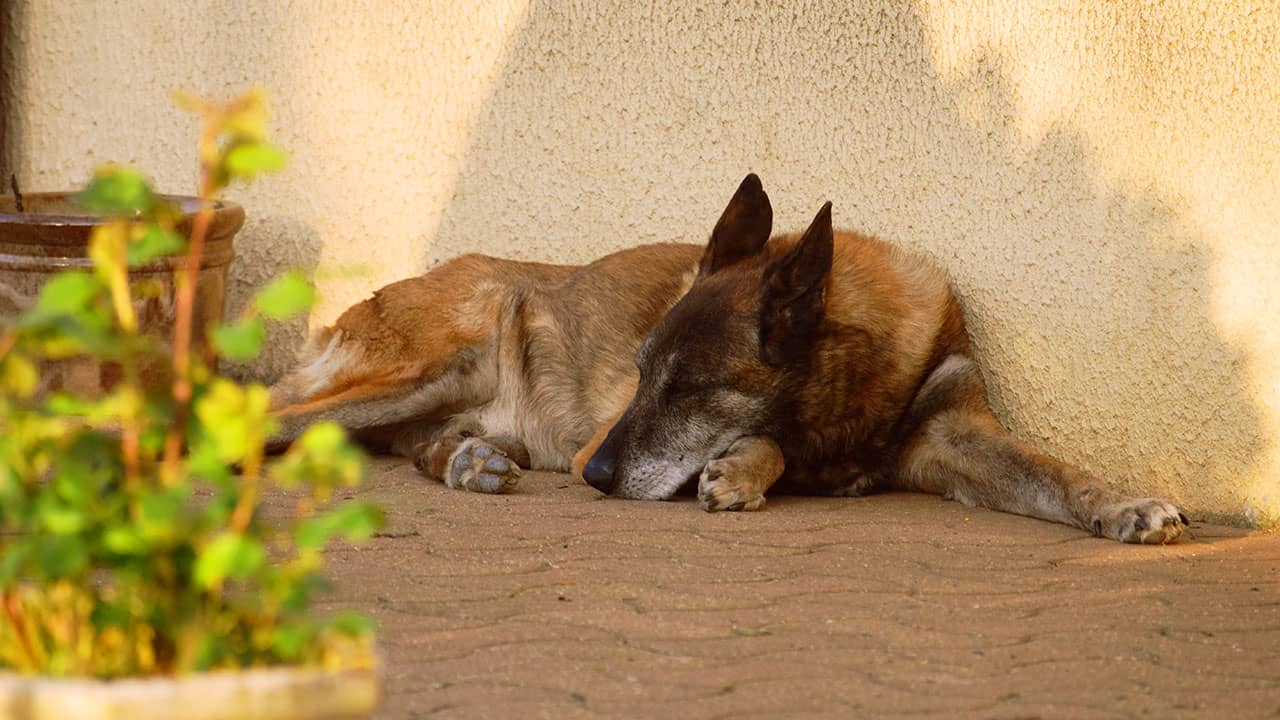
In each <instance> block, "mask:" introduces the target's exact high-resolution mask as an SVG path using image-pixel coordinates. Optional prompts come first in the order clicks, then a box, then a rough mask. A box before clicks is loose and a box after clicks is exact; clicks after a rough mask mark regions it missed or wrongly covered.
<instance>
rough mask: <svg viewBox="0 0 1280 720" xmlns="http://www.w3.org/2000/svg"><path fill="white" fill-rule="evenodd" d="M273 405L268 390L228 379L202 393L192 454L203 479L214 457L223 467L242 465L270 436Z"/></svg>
mask: <svg viewBox="0 0 1280 720" xmlns="http://www.w3.org/2000/svg"><path fill="white" fill-rule="evenodd" d="M270 405H271V395H270V393H269V392H268V391H267V389H266V388H265V387H263V386H261V385H245V386H241V385H238V384H236V383H234V382H232V381H230V380H227V379H225V378H217V379H215V380H214V381H213V382H212V383H210V384H209V387H208V388H207V389H206V390H205V391H203V392H202V393H200V395H199V397H198V398H197V399H196V402H195V412H196V417H197V418H198V419H199V421H200V422H199V425H198V426H197V427H196V428H195V429H196V430H197V432H196V442H195V446H196V448H195V450H194V451H193V452H194V453H196V454H197V455H198V458H199V464H200V466H201V469H202V473H201V474H202V475H205V474H206V473H207V471H208V470H210V469H211V468H209V467H208V466H209V458H210V457H211V456H212V457H216V458H217V459H218V460H219V461H221V462H223V463H233V462H239V461H240V460H243V459H244V457H245V455H246V454H248V453H249V452H250V451H251V450H252V449H253V448H255V447H259V446H260V443H262V442H264V441H265V440H266V438H267V437H268V436H270V435H271V432H272V428H273V427H274V425H275V422H274V420H272V418H270V417H269V416H268V410H269V408H270ZM206 476H207V475H206Z"/></svg>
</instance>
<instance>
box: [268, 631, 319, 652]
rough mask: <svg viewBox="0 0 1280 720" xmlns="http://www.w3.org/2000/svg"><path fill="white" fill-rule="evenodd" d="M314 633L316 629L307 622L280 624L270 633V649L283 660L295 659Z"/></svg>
mask: <svg viewBox="0 0 1280 720" xmlns="http://www.w3.org/2000/svg"><path fill="white" fill-rule="evenodd" d="M315 634H316V629H315V627H314V626H313V625H312V624H311V623H309V622H300V623H296V624H290V625H281V626H279V627H277V628H276V629H275V630H274V631H273V632H272V633H271V649H272V650H274V651H275V652H276V654H277V655H279V656H280V657H281V659H283V660H287V661H293V660H297V659H298V658H299V657H300V656H301V655H302V651H303V650H305V649H306V647H307V644H308V643H310V642H311V640H312V639H313V638H314V637H315Z"/></svg>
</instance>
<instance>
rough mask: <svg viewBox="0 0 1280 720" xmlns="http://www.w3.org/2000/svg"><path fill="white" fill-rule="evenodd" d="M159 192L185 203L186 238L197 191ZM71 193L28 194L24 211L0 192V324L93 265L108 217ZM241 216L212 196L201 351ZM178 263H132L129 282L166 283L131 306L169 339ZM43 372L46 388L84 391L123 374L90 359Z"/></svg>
mask: <svg viewBox="0 0 1280 720" xmlns="http://www.w3.org/2000/svg"><path fill="white" fill-rule="evenodd" d="M161 197H162V198H163V199H165V200H168V201H170V202H173V203H175V204H177V205H178V207H179V208H181V210H182V213H183V216H182V220H181V221H180V222H179V223H178V226H177V231H178V232H179V233H181V234H182V235H183V236H185V237H188V238H189V237H190V233H191V223H192V221H193V219H194V218H195V213H196V210H197V208H198V207H199V201H198V200H197V199H196V198H193V197H183V196H170V195H164V196H161ZM73 198H74V193H31V194H23V196H22V202H23V210H24V212H18V211H17V205H16V202H15V200H14V198H13V197H12V196H6V197H0V325H3V324H4V323H6V322H8V321H10V320H12V318H14V317H16V316H17V315H18V314H20V313H21V312H22V311H23V310H25V309H27V308H28V307H30V306H31V304H32V303H34V302H35V299H36V297H37V296H38V295H39V293H40V287H41V286H42V285H44V283H45V281H47V280H48V279H49V278H50V277H51V276H52V275H54V274H55V273H58V272H60V271H62V270H68V269H86V270H87V269H89V268H91V267H92V263H91V261H90V260H89V236H90V235H91V234H92V232H93V229H94V227H96V226H98V225H100V224H102V223H104V222H106V221H107V219H106V218H104V217H102V216H99V215H95V214H94V213H92V212H89V211H87V210H85V209H84V208H83V207H81V206H80V205H78V204H76V202H75V201H74V199H73ZM243 224H244V209H243V208H241V207H240V206H239V205H237V204H235V203H231V202H216V203H214V213H213V221H212V222H211V223H210V226H209V234H208V236H207V238H206V240H205V249H204V256H203V258H202V259H201V263H200V276H199V282H198V283H197V285H196V298H195V308H194V310H195V314H194V317H193V318H192V321H193V323H192V347H193V350H194V351H196V352H202V351H203V347H204V338H205V331H206V328H209V327H213V326H215V325H217V324H218V323H220V322H222V316H223V311H224V304H225V301H226V286H227V270H228V269H229V268H230V266H231V258H232V239H233V238H234V237H235V234H236V232H237V231H238V230H239V229H240V226H241V225H243ZM181 267H182V260H181V258H176V257H171V258H164V259H161V260H158V261H156V262H153V263H150V264H147V265H144V266H140V267H136V268H131V269H130V271H129V277H130V280H131V281H132V282H137V281H146V280H149V281H154V282H156V283H159V285H160V286H161V288H162V290H161V292H159V293H158V295H157V296H156V297H151V298H147V299H139V300H136V301H135V308H134V309H135V311H136V312H137V315H138V323H139V327H140V328H141V329H142V330H143V331H144V332H146V333H149V334H153V335H155V336H156V337H157V338H159V339H161V340H162V341H163V342H165V343H166V344H167V343H168V342H169V340H170V338H171V337H172V336H173V320H174V307H173V281H174V273H175V271H176V270H178V269H179V268H181ZM41 375H42V380H43V381H44V383H43V384H44V386H45V387H46V388H48V389H62V390H67V391H72V392H78V393H87V394H94V393H96V392H97V391H98V390H100V389H102V388H106V387H109V386H111V385H112V384H113V383H114V382H115V380H116V379H117V377H118V373H117V371H116V369H115V368H111V367H106V366H100V365H99V364H97V363H94V362H90V361H86V360H70V361H63V362H58V363H51V364H47V365H46V366H45V367H42V369H41ZM147 379H148V378H145V377H144V380H147ZM151 379H158V378H151Z"/></svg>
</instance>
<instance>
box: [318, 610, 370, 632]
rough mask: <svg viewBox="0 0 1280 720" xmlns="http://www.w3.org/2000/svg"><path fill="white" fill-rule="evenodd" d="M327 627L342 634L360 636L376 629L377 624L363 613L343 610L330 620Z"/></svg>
mask: <svg viewBox="0 0 1280 720" xmlns="http://www.w3.org/2000/svg"><path fill="white" fill-rule="evenodd" d="M329 628H330V629H332V630H336V631H338V632H340V633H342V634H343V635H351V636H352V637H360V636H363V635H372V634H373V633H374V632H375V631H377V629H378V626H377V625H376V624H375V623H374V622H373V621H372V620H370V619H369V618H367V617H365V616H364V615H360V614H357V613H352V612H345V613H342V614H340V615H338V616H336V617H334V618H333V619H332V620H330V621H329Z"/></svg>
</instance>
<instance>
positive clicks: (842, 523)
mask: <svg viewBox="0 0 1280 720" xmlns="http://www.w3.org/2000/svg"><path fill="white" fill-rule="evenodd" d="M359 494H360V495H362V496H364V497H368V498H374V499H378V500H380V501H382V502H383V503H384V504H385V506H386V508H387V509H388V518H389V522H388V526H387V528H386V530H385V531H384V532H383V533H382V534H381V536H380V537H378V538H376V539H374V540H372V541H371V542H370V543H368V544H366V545H364V546H361V547H358V548H351V547H341V548H337V549H335V550H334V551H333V552H332V553H331V562H332V569H333V574H334V575H335V577H336V581H337V587H336V591H335V593H334V594H333V595H332V596H331V597H330V599H329V601H327V603H326V605H331V606H333V607H339V606H342V607H350V606H355V607H357V608H359V609H361V610H364V611H366V612H368V613H370V614H372V615H373V616H374V617H375V618H376V619H377V620H378V621H379V623H380V625H381V629H382V630H381V632H382V636H381V638H382V639H381V646H382V648H383V651H384V653H385V660H386V685H385V690H386V697H385V702H384V704H383V707H382V710H381V713H380V715H379V717H381V718H388V719H391V718H395V719H409V718H427V717H430V718H437V717H438V718H452V717H494V718H508V717H509V718H533V717H553V718H577V717H655V718H675V717H680V718H686V717H687V718H714V717H726V718H727V717H734V718H737V717H786V718H800V717H850V718H862V717H867V718H874V717H897V716H913V717H919V716H926V717H927V716H935V717H956V718H967V717H975V718H987V717H990V718H1032V717H1043V718H1073V717H1098V718H1111V717H1115V718H1129V717H1157V716H1159V717H1165V718H1179V717H1195V718H1218V717H1222V718H1248V717H1276V716H1280V535H1276V534H1263V533H1252V534H1250V533H1245V532H1243V531H1239V530H1234V529H1229V528H1222V527H1215V526H1209V525H1203V524H1199V523H1194V528H1193V531H1192V534H1193V536H1194V537H1193V539H1192V540H1191V541H1189V542H1183V543H1180V544H1178V545H1175V546H1169V547H1134V546H1123V545H1119V544H1116V543H1112V542H1109V541H1103V540H1097V539H1094V538H1092V537H1090V536H1089V535H1087V534H1085V533H1083V532H1080V531H1077V530H1072V529H1070V528H1066V527H1061V526H1057V525H1052V524H1049V523H1044V522H1039V521H1035V520H1029V519H1025V518H1019V517H1015V516H1010V515H1003V514H999V513H993V512H988V511H985V510H976V509H971V508H965V507H963V506H961V505H959V504H957V503H951V502H944V501H942V500H940V499H938V498H936V497H928V496H922V495H903V494H894V495H882V496H874V497H869V498H860V499H818V498H781V499H774V500H771V501H770V503H769V505H768V506H767V507H766V509H765V510H764V511H763V512H759V513H749V514H739V513H721V514H717V515H708V514H706V513H703V512H702V511H700V510H698V508H697V506H696V505H695V504H694V503H693V502H692V501H691V500H688V499H686V500H683V501H674V502H665V503H644V502H634V501H623V500H613V499H603V498H601V497H599V496H598V495H597V494H596V493H595V492H594V491H593V490H591V489H590V488H588V487H586V486H585V485H582V484H580V483H576V482H574V481H573V480H572V479H570V478H569V477H567V476H563V475H553V474H542V473H529V474H527V475H526V476H525V478H524V479H523V480H522V482H521V486H520V488H519V490H518V491H517V492H515V493H512V494H508V495H501V496H485V495H475V494H470V493H465V492H460V491H455V490H449V489H447V488H444V487H443V486H440V485H436V484H432V483H428V482H425V481H423V480H421V479H420V478H419V477H418V476H417V475H416V474H415V473H414V471H413V469H412V468H411V467H409V466H408V465H407V464H405V463H403V462H402V461H398V460H391V459H383V458H378V459H375V460H374V463H373V468H372V472H371V478H370V482H369V484H368V486H367V487H366V488H364V489H362V490H361V491H360V493H359ZM1193 521H1194V518H1193Z"/></svg>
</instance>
